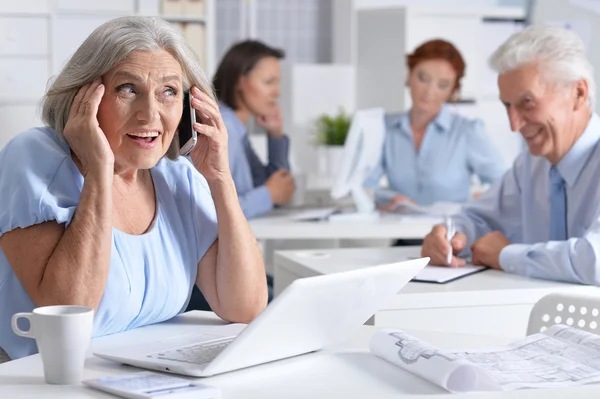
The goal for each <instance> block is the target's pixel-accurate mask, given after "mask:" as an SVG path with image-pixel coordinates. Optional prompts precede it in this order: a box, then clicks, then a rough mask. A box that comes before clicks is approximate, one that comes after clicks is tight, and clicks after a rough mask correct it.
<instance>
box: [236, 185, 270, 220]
mask: <svg viewBox="0 0 600 399" xmlns="http://www.w3.org/2000/svg"><path fill="white" fill-rule="evenodd" d="M239 199H240V206H241V207H242V211H243V212H244V216H246V219H253V218H255V217H257V216H261V215H264V214H265V213H268V212H269V211H271V209H273V200H272V199H271V193H269V190H268V189H267V186H264V185H263V186H259V187H256V188H253V189H252V190H250V191H248V192H247V193H246V194H243V195H240V196H239Z"/></svg>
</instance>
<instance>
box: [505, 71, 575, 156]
mask: <svg viewBox="0 0 600 399" xmlns="http://www.w3.org/2000/svg"><path fill="white" fill-rule="evenodd" d="M547 82H548V79H544V75H543V74H542V73H541V71H540V68H539V65H538V64H536V63H532V64H527V65H525V66H523V67H520V68H518V69H515V70H513V71H509V72H506V73H503V74H501V75H500V76H499V77H498V87H499V89H500V100H501V101H502V103H504V105H505V107H506V110H507V113H508V119H509V120H510V127H511V130H512V131H515V132H517V131H518V132H520V133H521V134H522V135H523V138H524V139H525V141H526V142H527V146H528V147H529V152H530V153H531V154H532V155H536V156H542V157H545V158H547V159H548V160H550V161H551V162H552V163H558V161H560V159H561V158H562V157H563V156H564V155H565V154H566V153H567V152H568V151H569V149H570V148H571V147H572V145H573V143H574V142H575V141H576V139H577V137H578V136H577V134H578V133H581V132H577V131H576V129H574V128H573V125H574V122H575V121H574V120H575V111H576V107H575V101H573V96H572V95H571V94H572V93H573V90H574V87H570V86H565V85H564V84H562V85H559V84H550V83H547Z"/></svg>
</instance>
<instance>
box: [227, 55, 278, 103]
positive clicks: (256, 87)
mask: <svg viewBox="0 0 600 399" xmlns="http://www.w3.org/2000/svg"><path fill="white" fill-rule="evenodd" d="M280 80H281V66H280V65H279V60H278V59H277V58H275V57H264V58H262V59H261V60H260V61H258V62H257V63H256V65H255V66H254V68H252V70H251V71H250V72H248V74H247V75H244V76H242V77H241V78H240V81H239V83H238V98H237V105H238V107H239V108H246V109H248V110H249V111H250V112H251V113H252V114H254V115H270V114H272V113H273V111H274V110H275V108H276V107H277V98H279V95H280V94H281V91H280V88H279V81H280Z"/></svg>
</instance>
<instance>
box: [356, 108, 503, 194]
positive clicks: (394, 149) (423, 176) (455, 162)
mask: <svg viewBox="0 0 600 399" xmlns="http://www.w3.org/2000/svg"><path fill="white" fill-rule="evenodd" d="M385 125H386V136H385V141H384V146H383V151H382V157H381V161H380V163H379V165H378V166H377V168H376V169H375V170H374V171H373V172H372V174H371V176H369V178H367V180H366V182H365V185H366V186H368V187H372V188H375V199H376V203H377V205H383V204H385V203H387V202H389V201H391V199H392V198H393V197H394V196H396V195H398V194H401V195H404V196H407V197H410V198H411V199H413V200H414V201H416V202H417V203H418V204H420V205H431V204H432V203H434V202H440V201H444V202H467V201H468V200H469V196H470V186H471V176H472V175H473V174H476V175H477V176H479V178H480V180H481V181H482V182H483V183H492V182H495V181H497V180H499V179H500V178H501V177H502V175H503V174H504V173H505V172H506V169H507V168H506V166H505V164H504V161H503V160H502V158H501V156H500V154H499V153H498V151H497V150H496V148H495V147H494V145H493V143H492V142H491V140H490V139H489V138H488V136H487V135H486V133H485V130H484V127H483V122H481V121H480V120H469V119H466V118H463V117H462V116H460V115H457V114H455V113H453V112H452V111H451V110H449V109H448V107H447V106H443V107H442V109H441V110H440V112H439V114H438V115H437V117H436V118H435V119H434V120H433V122H432V123H430V124H429V126H427V130H426V132H425V136H424V137H423V141H422V142H421V146H420V149H419V150H418V151H417V150H416V149H415V144H414V140H413V134H412V131H411V127H410V114H409V113H405V114H391V115H386V116H385ZM384 173H385V174H386V176H387V179H388V184H389V189H382V188H379V181H380V179H381V176H382V174H384Z"/></svg>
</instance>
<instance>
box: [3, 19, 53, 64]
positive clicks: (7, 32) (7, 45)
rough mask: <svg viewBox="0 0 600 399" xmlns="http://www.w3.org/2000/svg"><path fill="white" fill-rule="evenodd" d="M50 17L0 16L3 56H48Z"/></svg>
mask: <svg viewBox="0 0 600 399" xmlns="http://www.w3.org/2000/svg"><path fill="white" fill-rule="evenodd" d="M48 33H49V24H48V18H43V17H27V16H23V17H6V16H4V17H0V55H1V56H23V55H27V56H44V57H47V56H48Z"/></svg>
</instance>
